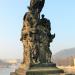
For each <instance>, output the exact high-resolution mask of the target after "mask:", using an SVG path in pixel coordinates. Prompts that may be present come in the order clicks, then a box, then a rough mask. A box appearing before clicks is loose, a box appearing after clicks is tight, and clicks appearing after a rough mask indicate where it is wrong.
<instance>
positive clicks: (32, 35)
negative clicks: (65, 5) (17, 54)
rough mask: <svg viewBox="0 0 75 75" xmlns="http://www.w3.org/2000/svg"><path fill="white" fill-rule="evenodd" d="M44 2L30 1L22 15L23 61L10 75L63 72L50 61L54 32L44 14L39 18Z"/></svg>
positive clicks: (45, 74)
mask: <svg viewBox="0 0 75 75" xmlns="http://www.w3.org/2000/svg"><path fill="white" fill-rule="evenodd" d="M44 3H45V0H31V1H30V6H29V7H28V8H29V11H28V12H26V13H25V15H24V17H23V27H22V31H21V39H20V40H21V41H22V43H23V62H22V64H21V65H20V66H19V68H18V69H17V70H16V71H15V72H14V73H11V75H50V73H51V74H52V73H53V72H54V73H56V74H57V73H61V72H63V70H60V69H58V68H56V64H53V63H51V55H52V52H51V50H50V43H51V42H52V41H53V39H54V38H55V34H51V23H50V20H48V19H47V18H45V17H44V15H42V18H40V12H41V10H42V8H43V6H44ZM58 75H59V74H58Z"/></svg>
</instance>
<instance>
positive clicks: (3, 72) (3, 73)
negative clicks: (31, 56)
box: [0, 68, 15, 75]
mask: <svg viewBox="0 0 75 75" xmlns="http://www.w3.org/2000/svg"><path fill="white" fill-rule="evenodd" d="M14 71H15V69H14V68H0V75H10V72H14Z"/></svg>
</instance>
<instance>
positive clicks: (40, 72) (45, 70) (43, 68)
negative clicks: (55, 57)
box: [26, 63, 64, 75]
mask: <svg viewBox="0 0 75 75" xmlns="http://www.w3.org/2000/svg"><path fill="white" fill-rule="evenodd" d="M26 75H64V71H63V70H61V69H59V68H57V67H56V64H53V63H48V64H47V63H43V64H35V65H32V66H31V67H30V69H29V70H28V71H27V73H26Z"/></svg>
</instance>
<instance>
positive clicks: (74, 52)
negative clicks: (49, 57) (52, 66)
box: [53, 48, 75, 59]
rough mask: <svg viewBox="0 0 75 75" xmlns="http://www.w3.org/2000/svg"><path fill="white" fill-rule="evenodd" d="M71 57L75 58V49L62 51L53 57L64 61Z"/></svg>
mask: <svg viewBox="0 0 75 75" xmlns="http://www.w3.org/2000/svg"><path fill="white" fill-rule="evenodd" d="M71 56H73V57H75V48H70V49H64V50H61V51H59V52H57V53H56V54H55V55H53V59H57V58H58V59H63V58H67V57H71Z"/></svg>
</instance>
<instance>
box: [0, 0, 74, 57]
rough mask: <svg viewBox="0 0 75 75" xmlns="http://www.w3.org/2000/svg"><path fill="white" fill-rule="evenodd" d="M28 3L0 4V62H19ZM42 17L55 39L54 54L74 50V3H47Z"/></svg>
mask: <svg viewBox="0 0 75 75" xmlns="http://www.w3.org/2000/svg"><path fill="white" fill-rule="evenodd" d="M29 1H30V0H0V58H21V57H22V52H23V49H22V43H21V42H20V34H21V28H22V18H23V15H24V14H25V12H26V11H28V9H27V6H28V5H29ZM42 13H44V14H45V17H46V18H48V19H50V21H51V26H52V33H55V34H56V38H55V39H54V41H53V43H52V44H51V51H52V52H53V54H54V53H56V52H58V51H60V50H62V49H66V48H72V47H75V0H46V2H45V6H44V8H43V11H42ZM42 13H41V14H42Z"/></svg>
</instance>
